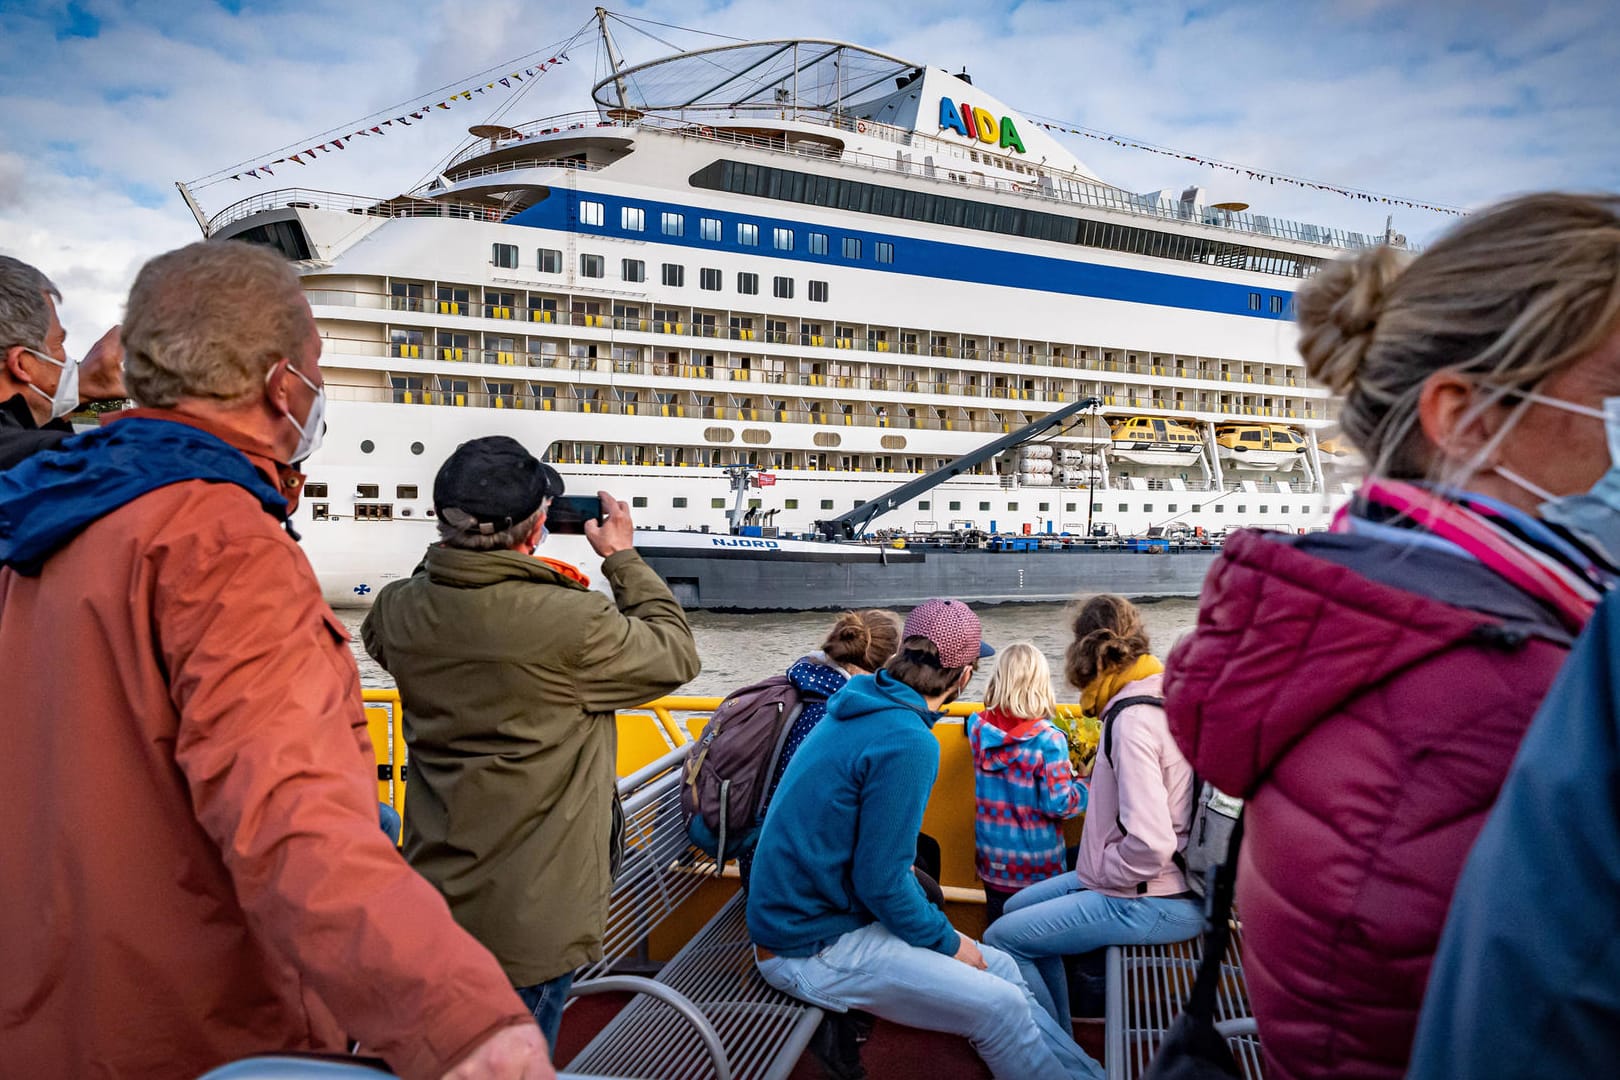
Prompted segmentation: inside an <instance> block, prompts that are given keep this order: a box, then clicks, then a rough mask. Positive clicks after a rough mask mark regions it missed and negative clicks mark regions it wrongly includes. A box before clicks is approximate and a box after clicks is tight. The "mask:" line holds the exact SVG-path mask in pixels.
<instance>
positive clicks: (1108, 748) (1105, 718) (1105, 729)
mask: <svg viewBox="0 0 1620 1080" xmlns="http://www.w3.org/2000/svg"><path fill="white" fill-rule="evenodd" d="M1132 705H1157V706H1158V707H1159V708H1161V709H1162V708H1163V707H1164V698H1162V697H1155V696H1154V695H1152V694H1136V695H1134V696H1132V697H1128V698H1120V699H1119V700H1117V701H1115V702H1113V703H1112V704H1111V705H1109V706H1108V708H1107V709H1105V710H1104V711H1103V715H1102V746H1103V757H1105V758H1107V759H1108V765H1109V767H1110V768H1112V767H1113V764H1114V720H1115V718H1117V717H1118V716H1119V714H1120V713H1122V712H1124V711H1125V710H1126V709H1128V708H1130V707H1131V706H1132Z"/></svg>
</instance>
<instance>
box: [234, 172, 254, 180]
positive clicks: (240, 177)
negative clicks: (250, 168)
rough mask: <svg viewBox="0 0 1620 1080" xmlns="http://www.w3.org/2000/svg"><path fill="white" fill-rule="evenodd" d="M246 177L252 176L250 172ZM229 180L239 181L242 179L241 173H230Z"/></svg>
mask: <svg viewBox="0 0 1620 1080" xmlns="http://www.w3.org/2000/svg"><path fill="white" fill-rule="evenodd" d="M248 175H249V176H252V175H253V174H252V173H251V172H249V173H248ZM231 179H232V180H240V179H242V174H241V173H232V174H231Z"/></svg>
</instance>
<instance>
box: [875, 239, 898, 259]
mask: <svg viewBox="0 0 1620 1080" xmlns="http://www.w3.org/2000/svg"><path fill="white" fill-rule="evenodd" d="M872 257H873V258H874V259H876V260H877V261H878V262H880V263H892V262H894V245H893V244H891V243H889V242H888V241H887V240H879V241H877V242H875V243H874V244H873V245H872Z"/></svg>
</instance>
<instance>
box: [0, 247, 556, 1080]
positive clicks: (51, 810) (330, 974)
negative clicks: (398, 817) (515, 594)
mask: <svg viewBox="0 0 1620 1080" xmlns="http://www.w3.org/2000/svg"><path fill="white" fill-rule="evenodd" d="M123 333H124V342H125V346H126V360H125V370H126V378H127V382H128V387H129V390H130V392H131V393H132V394H133V395H134V396H135V398H136V399H137V400H138V401H139V402H141V403H142V404H143V405H145V406H147V407H146V408H142V409H138V410H135V411H133V412H129V413H125V414H123V415H121V416H120V417H118V418H116V419H114V420H113V421H111V422H110V423H108V424H106V425H105V426H103V427H102V428H100V429H99V430H97V431H93V432H88V433H85V434H83V435H77V436H74V437H72V438H69V439H67V440H66V441H65V442H64V443H63V444H62V445H61V446H60V447H59V448H58V449H55V450H49V451H45V452H42V453H39V454H35V455H34V456H33V457H31V458H30V459H29V460H28V461H25V462H24V463H22V464H21V465H18V466H17V467H15V468H14V469H11V470H9V471H7V472H5V473H0V564H3V565H4V569H3V570H0V655H3V656H5V657H6V666H7V681H8V688H9V698H8V700H7V703H6V706H5V709H4V711H3V719H0V732H3V734H4V735H5V737H6V738H5V742H6V745H7V750H6V753H4V754H0V820H3V821H5V822H7V826H6V828H4V829H0V868H3V871H0V957H4V958H5V973H4V976H3V977H0V1062H3V1063H4V1064H3V1066H0V1071H4V1072H5V1073H6V1074H7V1075H12V1074H13V1073H15V1075H18V1076H38V1077H53V1076H101V1075H116V1076H119V1077H136V1078H158V1077H164V1078H167V1077H183V1076H195V1075H197V1074H198V1073H200V1072H202V1071H204V1070H207V1069H209V1068H212V1067H214V1066H216V1065H219V1064H221V1063H223V1062H226V1061H229V1060H232V1059H234V1058H238V1057H242V1056H246V1055H249V1054H252V1053H257V1052H265V1051H277V1050H317V1051H330V1052H342V1051H343V1049H344V1048H345V1046H346V1044H347V1041H348V1039H349V1038H351V1037H352V1038H355V1039H358V1040H359V1041H360V1043H361V1045H362V1046H363V1047H364V1048H366V1049H367V1050H368V1051H370V1052H372V1053H375V1054H378V1055H380V1056H382V1057H383V1058H384V1059H385V1060H386V1061H387V1062H388V1064H389V1065H390V1066H391V1067H392V1068H393V1070H394V1071H395V1072H396V1073H398V1074H399V1075H401V1076H404V1077H408V1078H413V1080H415V1078H420V1080H438V1078H440V1077H446V1076H448V1077H453V1078H455V1080H471V1078H484V1077H489V1078H502V1080H506V1078H511V1080H518V1078H522V1080H541V1078H546V1077H550V1076H552V1071H551V1067H550V1065H549V1063H548V1061H547V1055H546V1050H545V1043H544V1040H543V1039H542V1038H541V1037H540V1034H539V1031H538V1029H537V1028H536V1027H535V1025H534V1022H533V1020H532V1018H531V1017H530V1015H529V1013H528V1010H527V1009H525V1008H524V1007H523V1004H522V1002H521V1001H520V1000H519V999H518V997H517V995H516V994H515V993H513V991H512V989H511V985H510V984H509V983H508V982H507V980H506V978H505V976H504V975H503V974H502V972H501V969H500V967H499V965H498V964H496V962H495V961H494V959H493V958H492V957H491V956H490V955H489V954H488V953H487V952H486V951H485V950H484V949H483V948H482V947H481V946H479V945H478V944H477V943H476V942H475V941H474V940H473V939H472V938H471V937H470V936H468V935H467V934H466V932H464V931H463V930H461V929H460V928H459V927H458V926H456V924H455V923H454V921H453V920H452V919H451V917H450V913H449V911H448V910H447V909H446V907H445V904H444V901H443V900H441V899H440V898H439V895H438V893H437V892H436V891H435V890H434V889H433V887H432V886H431V885H429V884H428V883H427V882H426V881H424V880H423V879H422V878H420V877H419V876H417V875H416V874H415V873H414V872H413V871H412V870H411V869H410V868H409V867H408V866H407V865H406V864H405V862H404V860H403V859H401V858H400V856H399V855H398V853H397V852H396V851H395V850H394V848H393V847H392V845H390V844H389V843H388V841H387V839H386V838H385V837H384V836H383V833H382V831H381V830H380V829H378V827H377V798H376V788H375V786H374V785H375V781H374V780H373V779H372V778H371V774H372V770H373V764H372V757H371V750H370V746H369V742H368V740H367V737H366V731H365V715H364V712H363V709H362V707H361V704H360V687H359V675H358V672H357V670H356V668H355V663H354V659H353V657H352V656H351V654H350V652H349V647H348V635H347V633H346V632H345V631H344V629H343V626H342V624H341V623H339V622H338V621H337V619H336V618H335V617H334V616H333V615H332V612H331V610H330V609H329V608H328V607H327V606H326V605H325V603H323V602H322V600H321V595H320V589H319V587H318V586H317V584H316V581H315V576H314V574H313V573H312V572H311V570H310V567H309V563H308V562H307V561H306V560H305V558H304V555H303V553H302V552H301V551H300V550H299V548H298V546H297V544H296V543H295V542H294V540H293V538H292V537H291V536H289V535H288V533H287V532H286V531H284V529H283V528H282V522H283V521H284V520H285V518H286V516H287V514H288V513H289V512H290V507H291V506H292V504H293V503H294V501H295V500H296V499H297V497H298V491H299V488H300V486H301V485H302V482H303V478H302V477H301V476H300V475H299V473H298V472H297V471H296V470H295V469H294V468H293V467H292V466H290V465H288V464H287V463H288V462H300V461H301V460H302V459H303V458H304V457H306V456H308V454H309V453H310V452H312V451H313V449H314V447H315V445H316V444H318V443H319V441H320V435H321V431H322V420H321V417H322V411H323V408H324V400H325V397H324V386H323V382H322V379H321V373H320V368H319V366H318V361H319V357H320V348H321V339H320V336H319V334H318V333H317V331H316V327H315V322H314V319H313V318H312V316H311V314H310V310H309V305H308V303H307V302H306V301H305V299H304V296H303V293H302V290H301V289H300V287H299V283H298V278H297V275H296V274H295V273H294V271H293V269H292V267H291V266H290V265H289V264H288V263H286V262H285V261H284V260H282V259H281V258H280V257H279V256H277V255H276V254H274V253H273V252H271V251H270V250H269V249H266V248H260V247H251V246H249V245H245V244H239V243H229V242H227V243H200V244H194V245H192V246H190V247H187V248H183V249H181V250H179V251H175V252H171V253H169V254H167V255H163V256H160V257H158V258H156V259H154V260H152V261H151V262H149V263H148V264H147V265H146V266H145V267H144V268H143V269H142V270H141V273H140V275H139V277H138V278H137V279H136V282H135V285H134V288H133V289H132V291H131V293H130V297H129V307H128V313H127V317H126V320H125V323H124V331H123Z"/></svg>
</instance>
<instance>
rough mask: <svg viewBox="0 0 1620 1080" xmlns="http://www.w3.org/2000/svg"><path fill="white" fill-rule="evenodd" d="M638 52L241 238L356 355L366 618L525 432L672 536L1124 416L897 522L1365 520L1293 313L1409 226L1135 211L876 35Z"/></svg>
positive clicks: (352, 412) (228, 215)
mask: <svg viewBox="0 0 1620 1080" xmlns="http://www.w3.org/2000/svg"><path fill="white" fill-rule="evenodd" d="M604 31H605V26H604ZM609 45H610V48H611V40H609ZM610 56H612V58H613V61H614V62H613V65H612V67H611V68H610V71H611V74H610V75H609V76H608V77H607V78H606V79H605V80H603V81H602V82H601V83H599V84H598V85H596V86H595V87H594V89H593V91H592V101H591V108H590V109H589V110H588V111H584V112H564V113H559V114H557V115H551V116H547V117H544V118H542V119H538V120H534V121H532V122H527V123H521V124H516V125H513V126H504V125H503V126H496V125H487V126H479V127H475V128H473V129H471V134H470V137H469V142H468V143H467V144H466V145H465V146H464V147H463V148H462V149H461V150H460V151H459V152H458V153H456V154H455V155H454V156H453V157H452V158H451V159H450V161H449V164H448V165H446V166H445V167H444V168H443V169H442V170H441V171H440V172H439V173H438V175H437V176H436V177H434V178H433V179H432V180H431V181H429V182H428V183H426V184H425V185H423V186H421V187H420V188H418V189H416V190H414V191H411V192H410V193H409V194H405V195H400V196H397V197H392V198H376V197H364V196H359V195H346V194H338V193H331V192H325V191H313V190H305V189H292V190H280V191H274V192H270V193H266V194H262V195H258V196H255V197H253V198H250V199H246V200H243V201H241V202H238V203H236V204H234V205H232V206H229V207H227V208H225V209H224V210H222V211H221V212H220V213H218V214H217V215H216V216H215V217H213V218H212V219H211V220H209V221H208V222H207V224H206V232H207V234H208V235H209V236H211V237H216V238H236V239H241V240H248V241H254V242H259V243H264V244H269V245H272V246H274V247H276V248H278V249H279V250H280V251H282V252H283V253H285V254H286V256H287V257H288V258H289V259H292V260H294V261H295V262H296V264H297V266H298V268H299V272H300V273H301V275H302V276H303V280H304V283H305V286H306V288H307V291H308V296H309V301H310V304H311V305H312V308H313V310H314V313H315V317H316V319H317V321H318V323H319V326H320V330H321V334H322V336H323V338H324V342H325V345H324V355H323V360H322V364H323V368H324V371H325V374H326V383H327V387H328V397H329V407H328V412H327V419H328V431H327V437H326V440H325V446H324V448H323V449H322V450H321V451H320V452H319V453H318V454H317V455H316V456H315V457H314V458H313V459H312V460H311V461H310V462H309V464H308V466H307V472H308V475H309V484H308V487H307V488H306V490H305V494H304V498H303V502H302V505H301V506H300V508H299V510H298V513H297V516H296V519H295V523H296V527H297V528H298V529H299V531H300V532H301V533H302V534H303V537H304V546H305V548H306V550H307V551H308V553H309V557H310V559H311V562H312V563H313V565H314V566H315V568H316V570H317V573H318V575H319V577H320V580H321V584H322V588H323V590H324V591H325V593H326V596H327V599H328V600H329V601H330V602H332V603H333V604H334V605H338V606H356V605H364V604H366V603H368V602H369V599H370V597H371V596H372V595H374V593H375V590H376V589H378V588H379V587H381V586H382V585H383V584H386V583H387V582H388V581H389V580H392V579H393V578H396V577H399V576H403V575H407V574H409V573H410V571H411V569H412V568H413V567H414V566H415V565H416V563H417V561H418V560H419V559H420V557H421V554H422V551H423V549H424V547H425V546H426V545H427V544H428V543H430V542H432V540H434V539H435V537H436V534H435V530H434V522H433V504H432V486H433V478H434V474H435V472H436V471H437V469H438V467H439V465H440V463H441V462H442V461H443V460H444V459H445V457H446V456H447V455H448V454H449V453H450V452H451V451H452V450H453V449H454V448H455V447H456V445H457V444H459V443H461V442H463V441H465V440H467V439H470V438H474V437H477V436H481V435H488V434H496V433H500V434H506V435H511V436H513V437H515V438H517V439H519V440H521V441H522V442H524V443H525V444H526V445H528V446H529V447H530V448H531V449H532V450H534V451H535V452H536V453H537V454H543V455H544V456H545V457H546V458H547V459H548V460H549V461H551V462H552V463H554V464H555V465H556V467H557V468H558V469H559V471H560V472H561V473H562V474H563V476H564V477H565V479H566V481H567V484H568V487H569V489H570V490H571V491H577V492H595V491H597V490H599V489H602V490H606V491H609V492H611V493H612V494H613V495H615V496H616V497H618V498H620V499H623V500H625V501H626V502H628V503H630V504H631V505H632V506H633V508H634V510H633V513H634V516H635V519H636V522H637V526H638V528H639V529H645V530H655V531H656V530H663V532H664V538H663V539H664V541H665V543H666V544H667V543H673V542H675V539H676V537H677V536H692V535H695V536H698V537H701V536H702V534H703V533H704V532H707V533H709V534H710V537H713V536H714V534H729V533H731V532H733V531H734V528H735V527H736V526H739V525H741V524H742V523H743V522H744V521H746V522H747V523H748V524H749V525H750V526H754V525H757V526H759V527H760V532H759V533H755V532H754V529H753V528H750V529H749V533H750V534H751V535H765V536H781V537H791V536H798V535H802V534H810V533H812V532H814V523H815V522H816V521H818V520H823V519H827V518H831V517H833V516H835V515H837V514H841V513H844V512H846V511H849V510H850V509H851V508H853V507H856V506H858V505H860V504H862V503H864V502H867V501H869V500H872V499H874V498H876V497H878V496H879V495H881V494H882V493H884V492H886V491H888V490H890V489H892V488H894V487H896V486H897V485H898V484H900V483H902V482H904V481H905V480H907V479H909V478H912V477H915V476H918V475H921V474H924V473H927V472H929V471H931V470H933V469H936V468H938V467H940V466H942V465H943V464H945V463H947V462H949V461H950V460H951V459H952V458H954V457H956V456H958V455H960V454H963V453H965V452H967V451H969V450H972V449H973V448H975V447H978V446H980V445H983V444H985V443H986V442H989V441H990V440H991V439H993V438H995V437H997V436H999V435H1001V434H1002V433H1005V432H1008V431H1012V430H1016V429H1018V428H1019V427H1021V426H1023V425H1025V424H1028V423H1030V422H1032V421H1034V420H1037V419H1038V418H1039V417H1041V416H1042V415H1043V414H1045V413H1048V412H1050V411H1052V410H1054V409H1057V408H1060V407H1062V406H1063V405H1064V404H1065V403H1069V402H1073V401H1076V400H1077V399H1079V398H1083V397H1089V396H1095V397H1096V398H1098V399H1100V401H1101V402H1102V405H1101V407H1100V408H1097V409H1094V410H1092V411H1090V412H1089V414H1087V415H1086V417H1085V418H1084V419H1081V420H1078V421H1076V422H1074V423H1072V424H1069V425H1067V426H1065V427H1063V428H1062V429H1061V430H1059V431H1058V433H1057V434H1056V435H1055V436H1052V437H1049V438H1047V439H1046V440H1045V441H1043V442H1042V443H1041V444H1040V445H1038V446H1035V447H1031V448H1026V449H1024V450H1020V451H1018V452H1017V453H1009V454H1008V455H1006V456H1004V457H1003V458H1000V459H998V460H994V461H990V462H987V463H984V464H981V465H980V466H978V467H976V468H974V469H973V470H971V471H969V472H967V473H965V474H963V475H960V476H957V477H954V478H953V479H951V480H950V481H948V482H946V483H944V484H942V485H941V486H939V487H936V488H934V489H933V490H932V491H929V492H927V493H925V494H924V495H922V496H920V497H919V498H917V499H916V500H915V501H913V502H911V503H909V504H908V505H905V506H903V507H901V508H899V509H898V510H896V511H895V512H893V513H891V514H889V515H888V516H887V517H886V518H885V519H884V520H883V521H882V522H880V524H882V525H884V526H887V527H890V528H895V529H899V530H905V531H910V532H945V531H949V530H978V531H985V532H995V533H1016V534H1024V533H1031V534H1051V535H1054V536H1059V535H1062V534H1065V533H1069V534H1080V535H1088V534H1091V533H1093V532H1102V531H1105V530H1106V531H1108V532H1110V533H1117V534H1118V535H1125V536H1128V535H1132V534H1142V533H1145V532H1148V531H1149V530H1154V529H1162V528H1164V527H1167V526H1169V527H1178V526H1185V527H1188V528H1189V529H1193V530H1203V532H1204V533H1206V534H1210V535H1217V536H1218V535H1219V534H1220V533H1222V532H1223V531H1226V530H1230V529H1234V528H1237V527H1240V526H1264V527H1269V528H1277V529H1284V530H1288V531H1291V532H1292V531H1297V530H1306V529H1315V528H1321V527H1323V526H1325V525H1326V523H1327V522H1328V520H1329V518H1330V516H1331V514H1332V513H1333V511H1334V510H1335V509H1336V508H1337V506H1338V505H1339V503H1340V502H1342V500H1343V498H1344V496H1345V494H1346V493H1347V492H1348V490H1349V477H1348V472H1349V470H1351V469H1353V468H1354V459H1353V455H1346V454H1343V453H1342V452H1341V453H1335V454H1329V453H1324V452H1323V451H1322V447H1321V444H1320V443H1319V441H1318V437H1319V435H1321V434H1323V433H1324V432H1323V429H1324V428H1327V427H1329V426H1330V424H1331V420H1332V416H1331V414H1332V403H1331V402H1330V399H1329V397H1328V394H1327V392H1326V391H1325V390H1323V389H1321V388H1318V387H1314V386H1311V385H1310V384H1308V383H1307V381H1306V378H1305V374H1304V370H1303V367H1302V365H1301V362H1300V360H1299V357H1298V355H1297V353H1296V350H1295V340H1296V332H1295V329H1294V326H1293V324H1292V322H1291V321H1290V308H1291V303H1292V298H1293V293H1294V289H1295V288H1296V287H1297V286H1298V284H1299V283H1300V281H1301V280H1302V279H1304V278H1305V277H1307V276H1309V275H1310V274H1311V273H1312V272H1313V271H1314V270H1315V269H1316V268H1317V267H1318V266H1320V265H1322V263H1323V262H1324V261H1325V260H1328V259H1332V258H1335V257H1337V256H1339V255H1340V254H1342V253H1344V252H1345V251H1346V250H1350V249H1356V248H1361V247H1366V246H1370V245H1374V244H1380V243H1385V242H1386V237H1384V236H1382V235H1362V234H1358V233H1348V232H1343V231H1338V230H1334V229H1330V228H1325V227H1319V226H1313V225H1308V224H1300V223H1296V222H1292V221H1285V220H1280V219H1277V218H1271V217H1266V216H1263V215H1261V214H1258V213H1252V212H1248V208H1247V207H1244V206H1243V205H1242V204H1233V203H1215V204H1213V205H1212V204H1210V203H1209V202H1208V201H1207V198H1206V195H1205V193H1204V191H1203V190H1202V189H1200V188H1197V187H1190V188H1186V189H1184V190H1175V189H1171V190H1165V191H1158V192H1150V193H1145V194H1144V193H1132V192H1129V191H1125V190H1123V189H1121V188H1118V187H1115V186H1112V185H1110V184H1109V183H1107V182H1106V181H1105V180H1104V179H1102V178H1100V177H1098V176H1097V175H1096V174H1095V173H1094V172H1093V171H1092V170H1091V169H1090V168H1089V167H1088V166H1087V165H1086V164H1085V162H1083V161H1081V160H1079V159H1078V158H1077V157H1076V156H1075V155H1074V154H1073V153H1072V152H1071V151H1070V150H1069V149H1068V148H1067V147H1065V146H1064V145H1063V144H1062V143H1060V142H1059V141H1058V140H1057V139H1056V138H1054V137H1053V136H1052V135H1051V134H1050V133H1049V132H1048V130H1047V129H1045V128H1043V127H1042V126H1040V125H1039V124H1038V123H1036V122H1035V121H1033V120H1031V119H1030V118H1028V117H1026V116H1024V115H1022V114H1020V113H1019V112H1018V111H1017V110H1015V109H1013V108H1011V107H1010V106H1008V105H1007V104H1006V103H1005V102H1002V101H1000V100H998V99H997V98H995V97H994V96H992V95H991V93H990V92H989V91H988V90H987V89H985V88H982V87H979V86H977V85H975V84H974V83H973V82H972V80H971V78H970V76H969V75H968V74H967V73H965V72H963V73H958V74H952V73H950V72H948V71H946V70H943V69H940V68H937V67H931V66H928V65H927V64H924V63H918V62H913V61H909V60H903V59H900V58H898V57H894V56H889V55H885V54H883V53H881V52H876V51H873V50H871V49H866V48H861V47H859V46H856V45H852V44H847V43H843V42H837V41H822V40H808V39H795V40H777V41H757V42H749V43H746V44H737V45H724V46H720V47H715V48H705V49H699V50H694V51H688V52H682V53H678V54H676V55H672V56H668V57H664V58H662V59H657V60H653V61H650V62H647V63H641V64H635V65H629V64H625V63H624V62H622V61H620V60H619V59H618V57H617V54H616V53H612V52H610ZM738 466H751V467H754V468H753V469H751V470H750V473H751V475H752V477H753V479H752V480H751V484H752V485H754V486H750V487H748V488H747V489H746V490H744V491H740V492H736V493H734V491H733V489H732V485H731V482H730V479H729V476H730V475H736V472H737V469H736V467H738ZM728 469H731V470H732V473H731V474H728V472H727V470H728ZM734 494H735V495H736V498H735V499H734ZM557 540H558V541H561V542H562V549H555V548H548V551H553V552H554V553H557V554H559V555H560V556H561V557H568V556H570V555H574V556H581V555H583V554H585V551H584V545H583V544H582V543H581V542H580V541H578V540H574V541H573V544H574V546H573V548H568V547H567V542H566V541H565V540H563V538H557ZM710 542H712V541H710ZM580 561H583V562H589V560H588V559H585V558H582V559H581V560H580Z"/></svg>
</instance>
